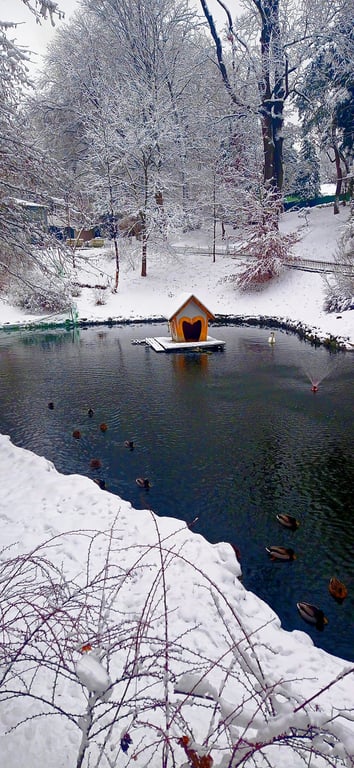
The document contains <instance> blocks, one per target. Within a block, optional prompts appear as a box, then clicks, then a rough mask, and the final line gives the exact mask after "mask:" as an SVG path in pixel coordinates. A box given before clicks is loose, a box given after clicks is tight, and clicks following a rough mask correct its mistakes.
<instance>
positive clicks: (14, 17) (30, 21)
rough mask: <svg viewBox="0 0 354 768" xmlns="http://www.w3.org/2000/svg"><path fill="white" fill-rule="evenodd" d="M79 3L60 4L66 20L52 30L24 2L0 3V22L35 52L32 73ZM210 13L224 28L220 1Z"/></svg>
mask: <svg viewBox="0 0 354 768" xmlns="http://www.w3.org/2000/svg"><path fill="white" fill-rule="evenodd" d="M193 2H194V5H195V6H196V8H197V9H198V10H199V11H200V12H201V8H200V3H199V2H198V0H193ZM79 5H80V0H58V6H59V8H60V10H62V11H63V12H64V13H65V20H64V22H63V21H60V20H59V19H57V18H56V19H55V27H52V25H51V23H50V20H49V19H48V20H47V21H46V22H45V21H44V22H43V23H42V24H36V21H35V19H34V17H33V16H32V14H31V13H30V11H29V10H28V8H26V6H25V5H24V4H23V2H22V0H0V20H1V21H14V22H16V23H18V24H19V26H18V27H17V28H16V29H14V30H12V31H11V32H10V33H9V36H10V37H11V39H15V38H16V41H17V42H18V44H19V45H21V46H24V47H26V48H28V49H29V50H30V51H32V52H33V56H32V60H33V70H34V71H35V70H36V69H37V68H38V69H39V68H40V67H41V57H42V56H43V55H44V54H45V51H46V47H47V45H48V43H49V42H50V41H51V40H52V39H53V36H54V34H55V32H56V29H57V28H58V27H60V25H61V24H63V23H68V22H69V21H70V17H71V16H72V15H73V13H74V12H75V11H76V10H78V8H79ZM228 5H229V8H230V10H231V11H232V12H234V11H235V9H236V8H237V6H238V5H239V3H238V2H235V0H229V3H228ZM209 10H210V11H211V13H212V14H213V16H214V18H215V19H218V20H220V23H221V24H224V21H225V18H226V17H225V14H224V12H223V11H222V10H221V8H220V6H219V5H218V3H217V0H209Z"/></svg>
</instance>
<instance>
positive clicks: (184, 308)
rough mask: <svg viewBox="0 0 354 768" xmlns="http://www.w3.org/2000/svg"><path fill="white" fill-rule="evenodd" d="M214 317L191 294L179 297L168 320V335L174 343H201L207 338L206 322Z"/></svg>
mask: <svg viewBox="0 0 354 768" xmlns="http://www.w3.org/2000/svg"><path fill="white" fill-rule="evenodd" d="M213 319H214V315H213V314H212V312H210V311H209V309H207V308H206V307H205V306H204V304H202V302H201V301H199V299H197V297H196V296H194V294H193V293H187V294H183V295H182V296H179V297H178V299H177V302H176V306H175V308H174V310H173V312H172V314H171V315H170V317H169V318H168V323H169V328H170V333H171V337H172V340H173V341H176V342H179V343H181V342H184V343H186V342H187V343H188V342H203V341H207V338H208V322H209V320H213Z"/></svg>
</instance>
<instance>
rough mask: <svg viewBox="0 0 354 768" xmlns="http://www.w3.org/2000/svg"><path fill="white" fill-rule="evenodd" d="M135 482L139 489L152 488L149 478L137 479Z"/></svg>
mask: <svg viewBox="0 0 354 768" xmlns="http://www.w3.org/2000/svg"><path fill="white" fill-rule="evenodd" d="M135 482H136V484H137V485H138V486H139V488H146V489H147V488H151V483H150V480H149V478H148V477H137V478H136V480H135Z"/></svg>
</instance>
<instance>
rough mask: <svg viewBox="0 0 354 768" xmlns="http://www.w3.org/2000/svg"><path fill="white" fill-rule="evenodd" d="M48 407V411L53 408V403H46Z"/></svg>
mask: <svg viewBox="0 0 354 768" xmlns="http://www.w3.org/2000/svg"><path fill="white" fill-rule="evenodd" d="M48 408H49V410H50V411H52V410H53V408H54V403H48Z"/></svg>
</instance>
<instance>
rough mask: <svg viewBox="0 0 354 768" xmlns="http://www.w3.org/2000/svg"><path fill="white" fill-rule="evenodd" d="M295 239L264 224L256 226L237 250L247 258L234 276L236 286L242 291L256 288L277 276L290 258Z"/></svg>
mask: <svg viewBox="0 0 354 768" xmlns="http://www.w3.org/2000/svg"><path fill="white" fill-rule="evenodd" d="M295 239H296V238H295V236H294V235H284V234H282V233H281V232H279V230H278V229H275V228H272V227H269V226H267V225H266V224H265V225H262V226H261V227H259V228H257V230H256V232H255V233H254V234H253V236H252V237H251V238H250V240H249V241H248V242H247V241H246V242H245V243H243V244H242V246H241V248H238V250H237V253H238V255H240V254H241V255H244V256H247V257H248V259H249V261H248V262H245V263H244V264H243V266H244V269H243V271H242V272H241V273H240V274H239V275H238V276H237V278H236V283H237V285H238V287H239V288H240V289H241V290H242V291H248V290H252V289H257V288H260V287H262V286H263V285H264V284H265V283H268V282H269V280H272V278H273V277H277V275H279V274H280V272H281V271H282V269H283V267H284V263H285V262H286V261H287V260H289V258H290V248H291V246H292V245H293V243H294V242H295Z"/></svg>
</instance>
